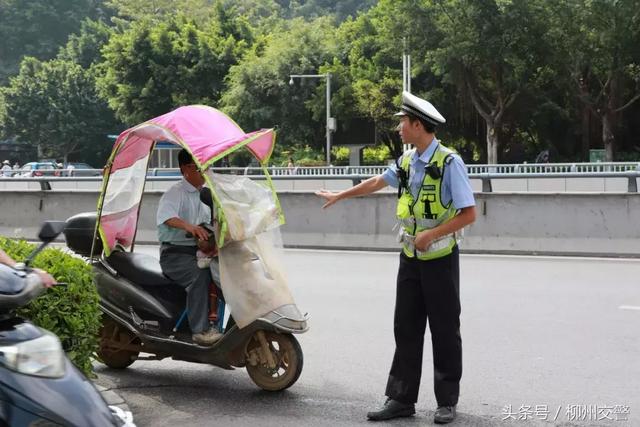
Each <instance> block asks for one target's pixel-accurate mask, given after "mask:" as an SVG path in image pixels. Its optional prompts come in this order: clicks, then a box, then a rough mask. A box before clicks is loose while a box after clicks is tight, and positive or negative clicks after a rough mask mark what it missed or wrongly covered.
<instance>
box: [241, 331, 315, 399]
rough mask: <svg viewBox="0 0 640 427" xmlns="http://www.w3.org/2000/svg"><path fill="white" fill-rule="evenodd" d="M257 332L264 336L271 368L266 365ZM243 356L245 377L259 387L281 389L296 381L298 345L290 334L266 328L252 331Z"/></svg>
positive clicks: (299, 365) (299, 368)
mask: <svg viewBox="0 0 640 427" xmlns="http://www.w3.org/2000/svg"><path fill="white" fill-rule="evenodd" d="M259 333H264V335H265V339H266V341H267V345H268V348H269V352H270V353H271V355H272V357H273V360H274V362H275V367H273V366H272V367H270V366H269V362H268V360H267V359H268V358H267V357H266V354H265V353H264V350H263V348H262V344H261V340H260V339H259V336H258V334H259ZM246 357H247V361H246V368H247V372H248V373H249V377H251V379H252V380H253V382H254V383H255V384H256V385H257V386H258V387H260V388H261V389H263V390H267V391H281V390H285V389H287V388H289V387H291V386H292V385H293V384H294V383H295V382H296V381H297V380H298V378H299V377H300V373H301V372H302V364H303V356H302V348H301V347H300V344H299V343H298V340H297V339H296V338H295V337H294V336H293V335H291V334H279V333H276V332H270V331H258V332H256V333H255V334H254V335H253V337H252V338H251V341H249V344H248V345H247V352H246Z"/></svg>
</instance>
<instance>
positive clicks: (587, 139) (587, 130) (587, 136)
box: [580, 105, 591, 161]
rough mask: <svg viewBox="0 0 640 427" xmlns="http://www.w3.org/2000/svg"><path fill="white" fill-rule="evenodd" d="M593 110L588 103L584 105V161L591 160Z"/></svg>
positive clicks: (582, 153) (582, 151)
mask: <svg viewBox="0 0 640 427" xmlns="http://www.w3.org/2000/svg"><path fill="white" fill-rule="evenodd" d="M590 119H591V110H590V109H589V106H588V105H583V106H582V147H580V148H581V150H580V151H581V153H580V154H581V155H582V159H583V160H584V161H589V149H590V148H591V126H590V124H591V123H590Z"/></svg>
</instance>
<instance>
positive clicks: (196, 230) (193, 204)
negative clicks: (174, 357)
mask: <svg viewBox="0 0 640 427" xmlns="http://www.w3.org/2000/svg"><path fill="white" fill-rule="evenodd" d="M178 164H179V166H180V173H181V174H182V180H180V182H178V183H176V184H174V185H173V186H172V187H171V188H169V190H167V192H166V193H164V195H163V196H162V198H161V199H160V202H159V205H158V213H157V217H156V224H157V226H158V240H159V241H160V243H161V246H160V265H161V267H162V272H163V273H164V274H165V275H166V276H167V277H168V278H169V279H171V280H172V281H174V282H176V283H178V284H179V285H180V286H182V287H184V288H185V289H186V291H187V306H186V309H187V318H188V319H189V326H190V327H191V332H192V334H193V335H192V339H193V342H195V343H196V344H200V345H204V346H210V345H213V344H214V343H215V342H216V341H217V340H218V339H220V337H222V334H221V333H220V332H218V331H217V330H216V329H215V328H214V327H210V326H209V318H208V316H209V297H208V296H209V285H210V283H211V282H212V277H211V270H210V269H209V268H199V267H198V259H197V255H196V254H197V252H198V244H199V242H208V241H209V239H210V233H209V231H207V230H206V229H205V228H203V227H201V226H200V225H198V224H203V223H210V222H211V209H210V208H209V207H208V206H207V205H205V204H204V203H202V202H201V201H200V192H199V190H200V189H201V188H202V186H203V185H204V178H203V177H202V175H201V173H200V171H199V170H198V167H197V165H196V164H195V163H194V161H193V158H192V157H191V154H189V152H188V151H187V150H185V149H182V150H181V151H180V152H179V154H178Z"/></svg>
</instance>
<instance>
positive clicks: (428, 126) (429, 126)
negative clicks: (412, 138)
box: [407, 114, 436, 133]
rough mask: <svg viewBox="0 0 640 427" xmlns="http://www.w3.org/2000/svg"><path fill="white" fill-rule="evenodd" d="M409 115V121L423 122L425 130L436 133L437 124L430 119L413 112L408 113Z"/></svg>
mask: <svg viewBox="0 0 640 427" xmlns="http://www.w3.org/2000/svg"><path fill="white" fill-rule="evenodd" d="M407 117H409V121H411V122H413V121H415V120H417V121H419V122H420V123H422V127H423V128H424V130H426V131H427V132H429V133H434V132H435V131H436V126H435V125H434V124H433V123H429V122H428V121H426V120H423V119H421V118H420V117H416V116H414V115H413V114H407Z"/></svg>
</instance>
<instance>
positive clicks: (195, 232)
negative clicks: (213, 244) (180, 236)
mask: <svg viewBox="0 0 640 427" xmlns="http://www.w3.org/2000/svg"><path fill="white" fill-rule="evenodd" d="M187 233H189V234H191V235H192V236H193V237H195V238H196V239H199V240H208V239H209V232H208V231H207V230H206V229H205V228H204V227H200V226H199V225H193V224H189V226H188V227H187Z"/></svg>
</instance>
